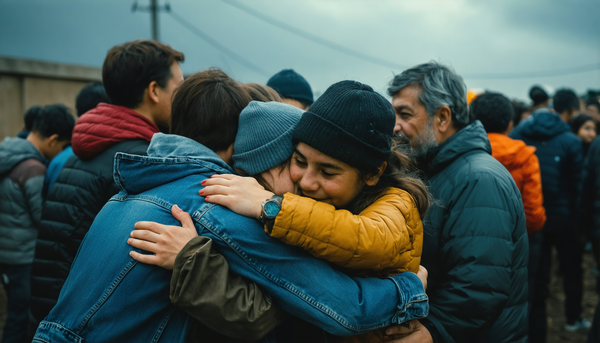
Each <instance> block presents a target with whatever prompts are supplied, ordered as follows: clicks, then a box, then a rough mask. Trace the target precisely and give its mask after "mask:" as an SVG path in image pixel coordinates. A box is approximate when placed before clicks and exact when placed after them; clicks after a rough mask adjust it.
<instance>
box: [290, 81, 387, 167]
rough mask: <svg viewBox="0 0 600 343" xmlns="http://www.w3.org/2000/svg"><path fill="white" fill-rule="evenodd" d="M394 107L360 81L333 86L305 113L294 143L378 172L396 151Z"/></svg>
mask: <svg viewBox="0 0 600 343" xmlns="http://www.w3.org/2000/svg"><path fill="white" fill-rule="evenodd" d="M395 124H396V115H395V113H394V108H393V107H392V104H390V102H389V101H387V100H386V99H385V98H384V97H383V96H381V95H380V94H378V93H376V92H375V91H373V88H371V87H369V86H367V85H365V84H362V83H360V82H356V81H341V82H338V83H335V84H333V85H332V86H331V87H329V88H328V89H327V90H326V91H325V93H323V95H321V97H319V98H318V99H317V101H315V103H314V104H313V105H312V106H311V107H310V109H309V110H308V111H306V112H304V114H303V115H302V119H300V123H298V126H296V130H295V131H294V142H296V143H297V142H302V143H305V144H307V145H309V146H311V147H312V148H314V149H317V150H319V151H320V152H322V153H324V154H326V155H328V156H331V157H333V158H336V159H338V160H340V161H342V162H345V163H347V164H348V165H350V166H352V167H354V168H357V169H359V170H366V171H368V172H375V171H376V170H377V168H379V167H380V166H381V164H382V163H383V162H385V161H387V160H388V159H389V158H390V156H391V154H392V135H393V134H394V125H395Z"/></svg>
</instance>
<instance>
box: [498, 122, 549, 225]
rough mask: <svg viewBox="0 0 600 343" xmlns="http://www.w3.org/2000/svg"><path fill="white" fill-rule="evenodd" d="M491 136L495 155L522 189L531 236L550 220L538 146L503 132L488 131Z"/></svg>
mask: <svg viewBox="0 0 600 343" xmlns="http://www.w3.org/2000/svg"><path fill="white" fill-rule="evenodd" d="M488 138H489V140H490V145H491V146H492V156H493V157H494V158H495V159H497V160H498V162H500V163H502V165H503V166H504V167H506V169H507V170H508V171H509V172H510V175H511V176H512V177H513V179H514V180H515V183H516V184H517V188H519V192H521V198H522V199H523V207H524V208H525V217H526V219H527V233H528V234H530V235H531V234H532V233H534V232H536V231H538V230H540V229H541V228H542V227H543V226H544V223H545V222H546V210H545V209H544V206H543V204H544V196H543V195H542V176H541V174H540V163H539V161H538V158H537V156H536V155H535V148H534V147H531V146H528V145H526V144H525V143H524V142H523V141H520V140H516V139H512V138H509V137H508V136H506V135H503V134H500V133H488Z"/></svg>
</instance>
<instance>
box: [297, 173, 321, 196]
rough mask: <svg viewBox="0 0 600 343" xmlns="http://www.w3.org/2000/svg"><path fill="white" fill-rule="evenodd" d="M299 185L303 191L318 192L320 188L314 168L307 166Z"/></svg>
mask: <svg viewBox="0 0 600 343" xmlns="http://www.w3.org/2000/svg"><path fill="white" fill-rule="evenodd" d="M299 185H300V188H301V189H302V191H303V192H316V191H317V190H318V189H319V184H318V182H317V178H316V175H315V171H314V169H312V168H310V167H309V168H307V170H306V172H305V173H304V174H303V175H302V178H301V179H300V182H299Z"/></svg>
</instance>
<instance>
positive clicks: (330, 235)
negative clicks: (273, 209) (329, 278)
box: [269, 188, 423, 276]
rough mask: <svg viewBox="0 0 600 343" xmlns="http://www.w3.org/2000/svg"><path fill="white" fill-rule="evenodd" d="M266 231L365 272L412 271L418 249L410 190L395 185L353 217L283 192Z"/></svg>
mask: <svg viewBox="0 0 600 343" xmlns="http://www.w3.org/2000/svg"><path fill="white" fill-rule="evenodd" d="M269 234H270V235H271V236H272V237H274V238H277V239H280V240H282V241H283V242H284V243H286V244H289V245H294V246H298V247H301V248H303V249H305V250H306V251H308V252H309V253H310V254H312V255H313V256H315V257H318V258H322V259H325V260H327V261H329V262H332V263H335V264H337V265H339V266H341V267H344V268H348V269H353V270H356V271H358V272H359V273H361V275H368V276H376V275H377V276H380V275H390V274H397V273H400V272H406V271H410V272H414V273H416V272H417V271H418V270H419V264H420V262H421V250H422V249H423V224H422V223H421V217H420V216H419V211H418V210H417V208H416V207H415V203H414V200H413V198H412V197H411V196H410V194H408V193H407V192H406V191H404V190H401V189H398V188H390V189H388V191H387V192H386V193H385V194H384V195H383V196H382V197H381V198H379V199H378V200H377V201H376V202H374V203H373V204H371V205H370V206H369V207H367V208H366V209H365V210H364V211H362V212H361V213H360V214H358V215H354V214H352V213H351V212H349V211H346V210H336V209H335V207H333V206H332V205H329V204H326V203H323V202H317V201H315V200H313V199H311V198H306V197H301V196H298V195H295V194H291V193H286V194H285V195H284V199H283V204H282V207H281V211H280V212H279V214H278V215H277V217H276V219H275V223H274V225H273V229H272V230H271V232H270V233H269ZM362 272H364V273H362ZM373 272H374V273H373Z"/></svg>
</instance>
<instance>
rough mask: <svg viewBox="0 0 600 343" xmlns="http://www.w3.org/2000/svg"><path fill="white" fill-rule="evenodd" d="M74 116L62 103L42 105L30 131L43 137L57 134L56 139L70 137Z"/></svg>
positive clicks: (61, 139)
mask: <svg viewBox="0 0 600 343" xmlns="http://www.w3.org/2000/svg"><path fill="white" fill-rule="evenodd" d="M74 126H75V118H74V117H73V115H72V114H71V110H70V109H69V108H68V107H67V106H65V105H63V104H53V105H47V106H44V107H43V108H42V110H41V112H40V115H39V116H38V117H37V118H36V120H35V123H34V124H33V129H32V130H31V131H32V132H35V133H37V134H39V135H40V136H42V137H43V138H48V137H50V136H52V135H54V134H58V140H60V141H63V140H67V139H71V135H72V134H73V127H74Z"/></svg>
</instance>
